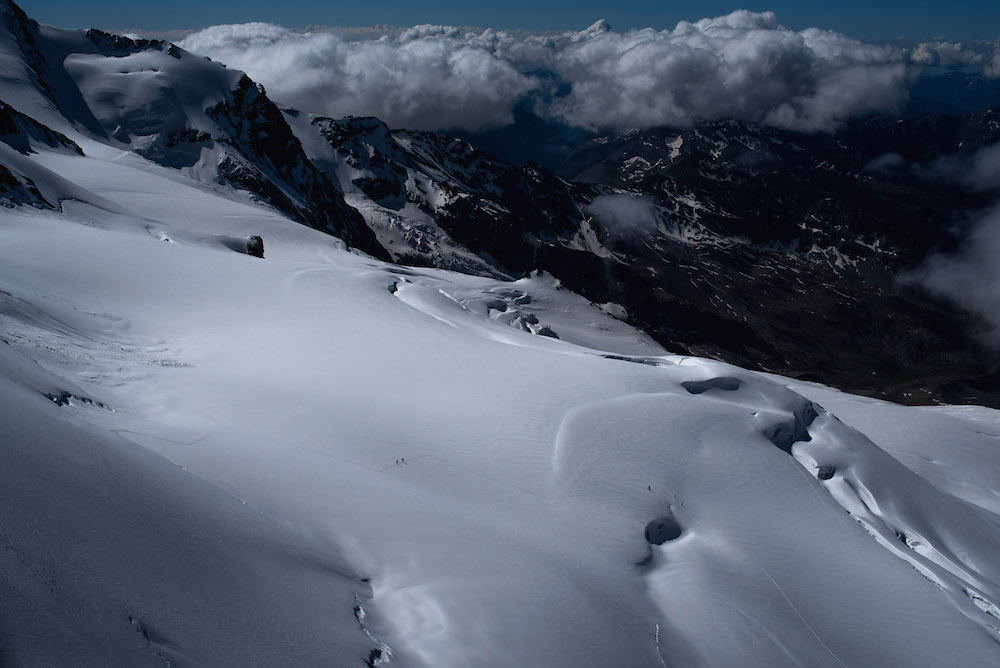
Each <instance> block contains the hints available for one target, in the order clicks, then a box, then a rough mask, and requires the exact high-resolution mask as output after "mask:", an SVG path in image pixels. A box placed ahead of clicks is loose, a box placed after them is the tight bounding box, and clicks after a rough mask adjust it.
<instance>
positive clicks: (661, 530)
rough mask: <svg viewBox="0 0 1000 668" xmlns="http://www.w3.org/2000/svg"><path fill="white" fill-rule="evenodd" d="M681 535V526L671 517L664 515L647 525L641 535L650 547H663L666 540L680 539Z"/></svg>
mask: <svg viewBox="0 0 1000 668" xmlns="http://www.w3.org/2000/svg"><path fill="white" fill-rule="evenodd" d="M681 533H682V532H681V525H680V523H678V521H677V520H675V519H674V517H673V515H665V516H664V517H659V518H657V519H655V520H653V521H652V522H650V523H649V524H647V525H646V529H645V531H644V532H643V535H644V536H645V537H646V541H647V542H649V544H650V545H663V544H664V543H666V542H667V541H668V540H676V539H678V538H680V536H681Z"/></svg>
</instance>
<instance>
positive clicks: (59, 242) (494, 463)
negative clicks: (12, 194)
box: [0, 144, 1000, 667]
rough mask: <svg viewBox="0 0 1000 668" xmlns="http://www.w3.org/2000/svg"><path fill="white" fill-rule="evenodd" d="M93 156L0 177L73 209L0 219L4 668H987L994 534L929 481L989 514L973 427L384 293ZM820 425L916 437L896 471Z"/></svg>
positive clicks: (411, 279) (544, 298)
mask: <svg viewBox="0 0 1000 668" xmlns="http://www.w3.org/2000/svg"><path fill="white" fill-rule="evenodd" d="M98 146H99V145H96V144H95V145H93V146H91V145H88V146H87V147H86V148H88V149H90V148H93V151H89V150H88V153H89V155H88V156H86V157H84V156H79V155H75V154H72V153H69V152H65V151H63V152H57V151H52V150H48V149H45V148H41V147H39V148H38V149H37V150H38V152H37V153H35V154H30V155H27V156H25V155H22V154H20V153H16V152H14V151H13V150H12V149H10V150H9V152H10V153H11V154H13V155H15V156H17V158H18V159H21V160H23V161H25V162H27V163H30V164H31V165H32V166H33V168H34V169H35V170H36V171H35V173H34V178H35V182H36V183H38V184H39V189H40V190H45V189H46V188H49V189H53V190H56V191H59V192H62V193H63V194H62V195H61V212H56V211H53V210H49V209H37V208H33V207H24V206H21V207H14V208H9V209H4V210H0V338H2V339H3V341H4V343H0V422H2V424H4V425H5V431H4V447H3V448H0V457H2V469H0V470H3V471H4V484H3V485H2V486H0V514H2V515H0V526H2V527H3V529H2V532H0V545H2V546H3V548H4V549H2V550H0V572H2V573H3V578H2V580H0V586H2V587H3V589H4V596H3V600H4V601H5V605H7V606H8V607H9V610H10V614H9V615H7V616H5V619H7V620H8V621H5V623H4V624H3V625H0V646H2V647H3V648H4V658H5V659H7V658H10V659H11V660H12V661H13V662H15V663H17V662H21V661H23V662H27V663H41V664H50V665H51V664H63V665H65V664H87V663H113V664H129V665H145V664H147V663H149V664H151V665H152V664H160V665H162V664H163V662H164V661H168V662H171V663H173V664H175V665H178V664H194V665H206V664H226V663H233V662H236V663H260V662H264V663H270V664H274V665H281V664H289V663H291V664H299V665H320V664H323V663H331V662H332V663H335V664H338V665H339V664H346V665H352V664H355V665H361V664H362V663H364V661H368V662H369V663H374V662H375V661H377V660H384V659H389V661H390V663H389V665H400V666H435V667H438V666H445V667H447V666H456V667H457V666H463V667H465V666H497V665H509V666H546V665H574V666H608V665H647V666H648V665H653V666H655V665H683V666H718V665H759V666H785V665H789V666H791V665H808V666H845V665H912V666H940V665H945V664H954V665H962V666H990V665H996V663H997V662H998V661H1000V644H998V642H997V639H998V638H1000V635H998V632H996V631H995V628H997V627H1000V624H998V623H997V622H998V620H997V619H996V617H995V611H996V605H997V604H998V601H1000V590H998V586H997V585H998V582H1000V575H998V574H997V572H996V565H995V564H996V560H995V558H994V555H995V554H997V550H998V549H1000V544H998V541H1000V519H998V517H997V515H996V507H995V506H991V505H990V504H989V503H987V501H988V499H986V500H983V499H980V500H979V501H977V502H975V503H973V502H972V501H970V499H972V498H973V496H974V495H973V494H972V493H970V492H969V491H968V490H963V489H961V488H962V486H961V485H959V484H957V483H954V482H952V483H950V484H949V485H941V484H940V482H941V480H943V479H948V478H953V477H954V478H955V479H958V480H961V479H962V476H964V475H966V474H967V473H968V474H969V475H970V476H972V477H971V478H970V479H973V480H976V481H977V485H979V486H980V491H979V492H977V494H980V495H988V491H989V490H991V489H994V488H992V487H991V486H990V485H989V483H988V482H986V480H987V477H982V476H980V477H976V475H977V474H975V473H974V472H971V471H967V467H969V466H971V467H974V468H976V469H981V468H985V467H993V468H992V469H991V470H996V467H997V465H998V461H1000V453H998V452H997V450H996V434H995V432H996V431H997V430H996V428H995V426H993V427H990V426H988V425H986V424H985V423H983V422H982V420H981V419H975V418H968V417H963V416H962V415H961V414H960V413H954V414H939V413H933V412H927V411H925V410H924V409H914V408H902V407H898V406H886V405H883V404H879V403H867V404H862V403H859V402H860V401H862V400H860V399H858V398H854V397H843V396H841V395H834V394H833V393H829V391H828V390H825V389H824V388H816V387H813V386H805V385H796V386H795V387H796V389H795V390H793V389H789V388H788V387H785V386H784V385H786V384H788V382H789V381H786V380H784V379H781V378H777V377H774V378H765V377H763V376H761V375H759V374H755V373H752V372H748V371H745V370H742V369H739V368H736V367H733V366H729V365H726V364H722V363H718V362H710V361H707V360H703V359H698V358H694V357H682V356H673V355H669V354H666V352H665V351H663V350H662V349H660V348H658V347H657V346H656V345H655V344H654V343H652V342H651V341H650V340H649V339H648V338H646V337H644V336H642V335H641V334H639V333H637V332H635V331H633V330H631V329H629V328H628V327H626V326H625V325H623V324H622V323H621V322H620V321H618V320H615V319H614V318H612V317H610V316H609V315H608V314H607V313H606V312H605V310H609V311H612V312H619V311H618V309H616V308H614V305H613V304H608V305H606V306H605V310H600V309H598V308H596V307H594V306H592V305H590V304H588V303H586V302H585V301H584V300H582V299H581V298H579V297H576V296H575V295H573V294H572V293H569V292H568V291H566V290H565V289H562V288H561V287H560V286H559V285H558V284H557V283H556V282H555V281H554V280H553V279H551V278H550V277H548V276H545V275H534V276H531V277H528V278H525V279H522V280H519V281H514V282H504V281H502V280H499V279H494V278H476V277H469V276H465V275H462V274H456V273H450V272H446V271H441V270H429V269H420V268H406V267H400V266H394V265H389V264H385V263H383V262H380V261H377V260H374V259H372V258H371V257H369V256H366V255H364V254H360V253H356V252H348V251H347V250H346V249H345V248H344V245H343V244H341V243H340V242H339V241H337V240H336V239H333V238H331V237H329V236H326V235H323V234H320V233H318V232H316V231H314V230H311V229H309V228H307V227H305V226H302V225H297V224H295V223H293V222H292V221H291V220H289V219H287V218H285V217H283V216H281V215H280V214H278V213H277V212H276V211H275V210H274V209H272V208H267V207H263V206H260V205H256V204H253V203H245V202H235V201H233V200H232V199H230V198H228V197H224V196H223V195H222V194H220V193H218V192H217V191H214V190H212V189H207V188H205V187H203V186H202V185H201V184H199V183H198V182H196V181H193V180H190V179H188V178H186V177H185V176H184V175H183V174H182V173H180V172H178V171H177V170H174V169H169V168H165V167H162V166H158V165H156V164H153V163H151V162H149V161H148V160H146V159H144V158H142V157H140V156H137V155H135V154H134V153H130V152H125V151H122V150H120V149H117V148H113V147H100V148H99V149H98ZM66 184H71V185H72V186H73V188H75V189H76V190H74V191H72V192H70V191H69V186H67V185H66ZM253 235H259V236H261V237H262V238H263V243H264V247H265V253H264V256H265V258H266V259H260V258H256V257H252V256H249V255H247V254H246V253H239V252H233V251H234V249H237V247H238V244H235V243H233V240H234V239H247V238H249V237H250V236H253ZM619 314H620V312H619ZM805 397H810V398H809V399H807V398H805ZM827 397H830V398H831V402H830V403H831V404H837V405H838V406H840V405H843V406H846V407H849V408H850V410H849V413H850V414H851V417H852V420H855V419H860V418H863V419H864V420H865V421H866V423H867V424H876V425H881V426H879V427H878V428H877V429H876V430H875V431H876V442H878V440H879V439H880V438H882V437H884V436H885V435H886V434H892V433H893V428H892V426H891V425H902V424H904V423H906V422H907V421H909V420H919V421H920V424H923V425H926V426H927V427H928V428H927V429H922V430H911V431H909V432H906V436H905V438H902V437H899V438H897V439H896V440H895V441H893V442H892V443H887V444H886V447H891V448H892V450H891V453H892V455H895V457H894V456H891V455H890V454H889V453H887V451H885V450H882V449H880V448H879V447H877V446H876V445H875V443H873V442H872V441H871V440H869V439H868V438H867V437H865V436H864V435H863V434H862V433H861V432H859V431H855V430H854V429H852V428H851V427H849V426H847V425H845V424H843V423H841V422H840V421H839V420H838V419H837V418H835V417H834V416H833V415H832V414H831V413H828V412H827V411H826V410H824V409H823V408H822V407H820V406H819V405H818V404H816V403H813V401H811V400H810V399H812V400H815V401H819V402H820V403H825V402H826V398H827ZM836 397H840V398H836ZM985 415H988V416H993V419H996V418H995V415H996V413H994V412H986V413H985ZM851 424H859V426H861V427H862V429H864V428H865V426H864V425H860V423H857V422H853V421H852V422H851ZM931 427H933V428H931ZM941 430H944V431H941ZM943 433H948V434H950V437H949V439H948V445H947V446H945V445H943V444H942V443H941V435H942V434H943ZM900 440H902V442H900ZM906 452H909V453H911V455H906V456H904V454H905V453H906ZM956 452H959V453H969V455H970V456H969V458H968V459H966V458H965V457H964V456H957V455H956V454H955V453H956ZM933 453H940V455H935V454H933ZM973 455H974V456H973ZM918 456H929V457H931V458H936V457H938V456H939V457H940V458H941V459H943V460H944V461H946V462H947V465H946V466H945V467H938V468H936V467H935V466H932V465H930V464H929V463H928V464H925V465H922V466H923V468H921V466H918V465H916V464H915V463H914V461H915V460H913V458H915V457H918ZM897 457H898V459H897ZM911 460H913V461H911ZM983 475H985V474H983ZM932 483H933V484H932ZM897 533H899V534H901V535H902V536H903V537H902V538H897V536H896V534H897ZM904 539H905V540H904Z"/></svg>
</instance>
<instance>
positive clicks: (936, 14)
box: [20, 0, 1000, 40]
mask: <svg viewBox="0 0 1000 668" xmlns="http://www.w3.org/2000/svg"><path fill="white" fill-rule="evenodd" d="M20 4H21V6H22V7H23V8H24V10H25V11H26V12H27V13H28V14H29V15H30V16H32V17H34V18H37V19H38V20H39V21H41V22H42V23H48V24H51V25H57V26H61V27H66V28H86V27H97V28H103V29H106V30H124V29H129V28H146V29H149V30H171V29H183V28H203V27H206V26H209V25H214V24H219V23H244V22H247V21H267V22H270V23H278V24H281V25H284V26H288V27H304V26H307V25H341V26H367V25H375V24H389V25H395V26H410V25H414V24H417V23H442V24H450V25H475V26H482V27H495V28H526V29H541V30H551V29H566V28H574V29H580V28H585V27H586V26H588V25H590V24H591V23H593V22H594V21H595V20H597V19H599V18H606V19H608V21H609V22H610V23H611V25H612V27H613V28H615V29H616V30H626V29H628V28H636V27H647V26H652V27H654V28H657V29H662V28H672V27H673V26H674V25H675V24H676V23H677V21H679V20H696V19H699V18H704V17H706V16H718V15H721V14H728V13H729V12H731V11H733V10H734V9H750V10H754V11H765V10H771V11H773V12H776V13H777V15H778V20H779V21H780V22H781V23H782V25H785V26H787V27H789V28H793V29H802V28H807V27H810V26H817V27H820V28H827V29H831V30H837V31H839V32H843V33H846V34H848V35H851V36H853V37H858V38H861V39H890V38H897V37H903V38H906V37H912V38H918V39H925V38H930V37H944V38H946V39H952V40H956V39H962V40H967V39H992V38H996V37H998V36H1000V1H998V0H952V1H951V2H947V3H945V2H941V1H940V0H935V1H934V2H931V1H930V0H906V1H904V0H888V1H879V0H868V1H866V0H840V1H838V2H824V3H812V2H801V1H798V2H793V1H790V0H771V1H769V2H743V3H733V2H719V1H716V0H703V1H700V2H694V1H692V0H674V1H671V0H660V1H658V2H656V1H652V0H633V1H630V2H606V1H605V2H598V1H597V0H575V1H573V2H569V1H564V2H538V0H505V2H501V3H496V2H495V3H475V2H470V1H469V0H424V1H423V2H413V0H360V1H359V0H354V1H348V2H330V1H329V0H283V1H275V0H210V1H208V2H206V1H205V0H161V1H156V0H152V1H150V0H146V1H142V2H140V1H137V0H102V1H101V2H96V3H91V2H80V1H79V0H20Z"/></svg>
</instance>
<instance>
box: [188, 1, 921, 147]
mask: <svg viewBox="0 0 1000 668" xmlns="http://www.w3.org/2000/svg"><path fill="white" fill-rule="evenodd" d="M180 45H181V46H183V47H184V48H186V49H188V50H191V51H194V52H196V53H201V54H204V55H208V56H210V57H212V58H213V59H216V60H220V61H222V62H224V63H226V64H228V65H230V66H232V67H236V68H239V69H241V70H244V71H246V72H247V73H248V74H249V75H250V76H251V77H252V78H253V79H255V80H257V81H259V82H260V83H262V84H264V86H265V87H266V88H267V89H268V92H269V94H270V95H271V96H272V97H273V98H275V99H276V100H279V101H281V102H283V103H286V104H290V105H292V106H296V107H298V108H301V109H304V110H306V111H310V112H315V113H324V114H328V115H332V116H345V115H374V116H378V117H380V118H382V119H383V120H385V121H386V122H387V123H389V125H391V126H394V127H409V128H415V129H444V128H450V127H464V128H467V129H471V130H475V129H481V128H485V127H490V126H499V125H504V124H506V123H509V122H511V119H512V110H513V108H514V106H516V105H517V104H518V103H519V102H521V101H523V100H524V99H525V97H526V96H528V95H529V94H531V93H534V97H533V104H534V105H535V109H536V111H537V112H538V113H540V114H542V115H543V116H547V117H550V118H555V119H558V120H560V121H562V122H565V123H567V124H569V125H572V126H576V127H582V128H587V129H600V128H610V129H624V128H634V127H640V128H645V127H653V126H658V125H687V124H690V123H692V122H693V121H695V120H698V119H702V118H717V117H733V118H740V119H748V120H756V121H762V122H766V123H770V124H772V125H777V126H780V127H786V128H791V129H796V130H803V131H825V130H832V129H834V128H835V127H836V126H837V124H839V123H840V122H842V121H844V120H846V119H848V118H851V117H853V116H857V115H861V114H866V113H870V112H882V111H884V112H888V111H892V110H894V109H895V108H897V107H898V106H900V105H901V104H902V103H903V102H905V100H906V96H907V89H908V84H909V82H910V79H911V77H912V74H913V62H914V61H913V60H912V59H911V58H909V57H908V56H907V53H906V52H905V51H903V50H902V49H898V48H896V47H891V46H875V45H870V44H865V43H862V42H859V41H857V40H854V39H851V38H849V37H846V36H845V35H842V34H839V33H835V32H830V31H824V30H818V29H809V30H803V31H793V30H788V29H786V28H784V27H782V26H781V25H780V24H779V23H778V20H777V18H776V17H775V15H774V14H773V13H770V12H764V13H754V12H748V11H744V10H740V11H736V12H733V13H732V14H729V15H727V16H722V17H718V18H712V19H703V20H701V21H697V22H695V23H688V22H681V23H679V24H678V25H677V26H676V27H675V28H674V29H673V30H663V31H657V30H653V29H644V30H633V31H629V32H625V33H618V32H614V31H612V30H610V28H609V27H608V26H607V24H606V23H605V22H603V21H600V22H598V23H596V24H594V25H593V26H591V27H590V28H588V29H587V30H584V31H581V32H564V33H550V34H529V33H520V32H509V31H497V30H479V29H468V28H456V27H453V26H429V25H428V26H417V27H414V28H410V29H408V30H404V31H397V32H393V33H388V34H381V35H378V34H377V33H374V34H373V35H372V36H371V37H370V38H359V36H358V35H357V34H355V35H352V36H351V37H348V36H346V35H343V34H339V33H336V32H329V31H323V32H309V33H301V32H294V31H290V30H287V29H284V28H281V27H279V26H274V25H269V24H261V23H250V24H244V25H233V26H216V27H213V28H209V29H207V30H203V31H200V32H197V33H194V34H192V35H190V36H188V37H187V38H185V39H184V40H182V42H181V43H180ZM929 48H930V47H928V49H929ZM939 51H940V49H939ZM928 57H930V56H928Z"/></svg>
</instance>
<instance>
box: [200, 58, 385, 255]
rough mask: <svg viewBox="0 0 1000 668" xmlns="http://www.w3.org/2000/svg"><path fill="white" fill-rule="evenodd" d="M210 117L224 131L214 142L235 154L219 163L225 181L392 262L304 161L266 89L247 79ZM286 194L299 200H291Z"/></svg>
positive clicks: (326, 182) (353, 212)
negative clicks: (265, 91)
mask: <svg viewBox="0 0 1000 668" xmlns="http://www.w3.org/2000/svg"><path fill="white" fill-rule="evenodd" d="M208 115H209V117H210V118H212V119H213V120H214V121H216V122H217V123H218V124H219V126H220V127H221V128H222V129H223V131H224V132H226V135H225V136H221V137H215V138H214V139H215V141H218V142H219V143H222V144H224V145H226V146H228V147H231V148H232V149H234V153H235V154H236V155H227V156H225V157H224V158H223V159H222V160H221V161H220V163H219V171H220V174H221V175H222V176H223V178H225V179H226V180H228V181H230V182H231V183H233V184H235V185H237V186H239V187H242V188H245V189H246V190H249V191H250V192H253V193H255V194H257V195H258V196H260V197H261V198H262V199H263V200H264V201H266V202H268V203H269V204H271V205H272V206H274V207H275V208H277V209H280V210H281V211H284V212H285V213H288V214H290V215H291V216H292V217H293V218H296V219H298V220H300V221H302V222H304V223H306V224H307V225H309V226H310V227H314V228H316V229H319V230H323V231H326V232H330V233H331V234H335V235H337V236H339V237H340V238H341V239H343V240H344V241H346V242H347V243H348V244H350V245H352V246H355V247H357V248H360V249H361V250H363V251H365V252H367V253H369V254H372V255H374V256H376V257H379V258H381V259H388V255H387V254H386V253H385V250H384V249H383V248H382V247H381V246H380V245H379V244H378V242H377V241H376V240H375V236H374V234H372V232H371V230H370V229H368V227H367V226H366V225H365V222H364V219H362V217H361V215H360V214H358V212H357V211H356V210H354V209H353V208H351V207H349V206H348V205H347V203H346V202H344V199H343V197H342V196H341V195H340V193H339V192H337V190H336V188H334V187H333V184H332V183H331V182H330V181H329V179H327V178H326V177H325V176H324V175H323V174H322V173H321V172H320V171H319V170H318V169H316V167H315V165H313V163H312V162H310V161H309V159H308V158H307V157H306V155H305V152H304V151H303V150H302V145H301V143H299V140H298V139H297V138H296V137H295V135H293V134H292V131H291V128H289V127H288V123H286V122H285V119H284V117H283V116H282V115H281V112H280V111H279V110H278V108H277V107H276V106H275V105H274V103H273V102H271V101H270V100H269V99H268V98H267V96H266V95H265V94H264V89H263V87H261V86H260V85H259V84H255V83H254V82H253V81H251V80H250V78H249V77H247V76H243V77H242V78H241V79H240V81H239V83H238V85H237V87H236V89H235V90H233V91H232V93H231V96H230V97H229V98H227V99H225V100H223V101H222V102H220V103H219V104H218V105H216V106H215V107H212V108H211V109H209V110H208ZM199 139H200V137H196V138H195V141H198V140H199ZM288 192H291V193H294V194H295V195H298V197H296V198H295V199H292V197H289V195H288V194H287V193H288Z"/></svg>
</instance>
